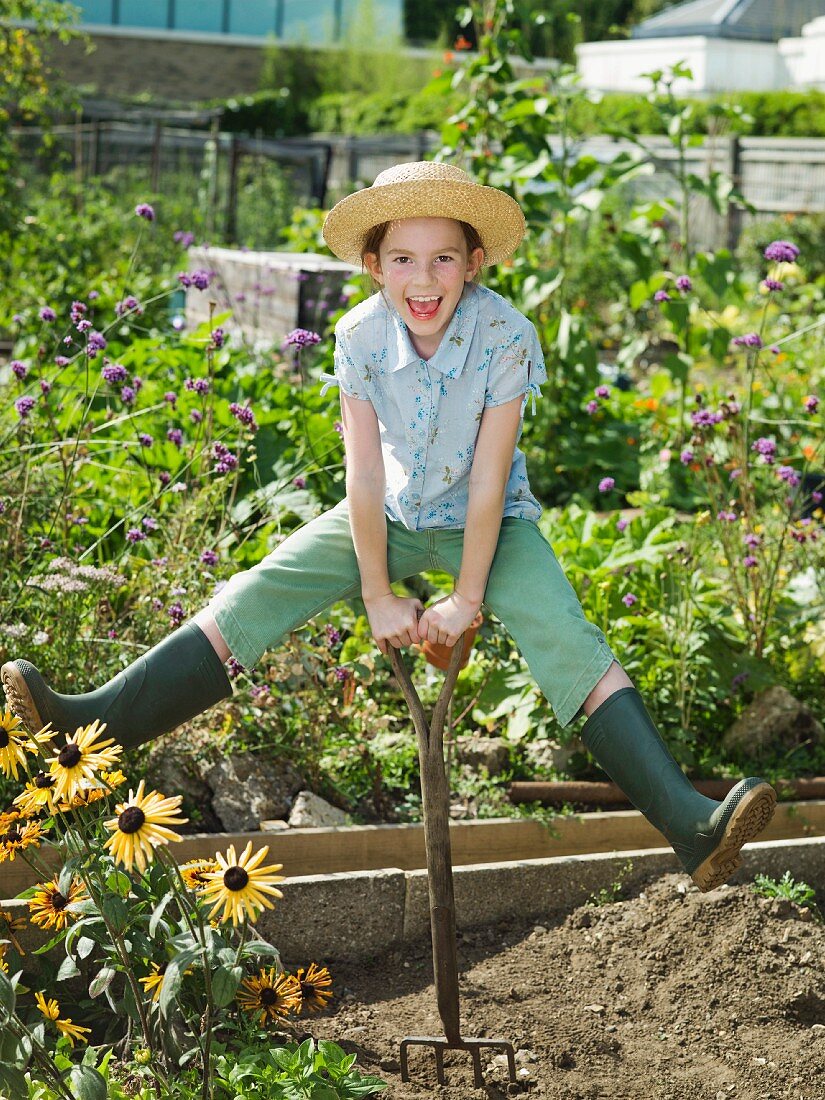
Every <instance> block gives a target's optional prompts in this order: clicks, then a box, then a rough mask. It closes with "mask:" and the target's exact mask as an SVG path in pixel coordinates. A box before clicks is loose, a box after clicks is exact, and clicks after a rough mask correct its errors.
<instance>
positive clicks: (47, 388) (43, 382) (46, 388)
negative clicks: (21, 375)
mask: <svg viewBox="0 0 825 1100" xmlns="http://www.w3.org/2000/svg"><path fill="white" fill-rule="evenodd" d="M40 392H41V393H42V394H43V396H44V397H47V396H48V395H49V394H50V393H51V392H52V384H51V382H49V381H48V380H47V379H45V378H41V379H40Z"/></svg>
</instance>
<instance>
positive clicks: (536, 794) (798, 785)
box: [507, 776, 825, 806]
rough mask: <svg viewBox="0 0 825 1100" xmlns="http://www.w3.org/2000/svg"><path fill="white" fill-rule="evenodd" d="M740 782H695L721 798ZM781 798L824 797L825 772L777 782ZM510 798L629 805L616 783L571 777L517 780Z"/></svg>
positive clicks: (701, 791) (548, 803)
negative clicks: (543, 780)
mask: <svg viewBox="0 0 825 1100" xmlns="http://www.w3.org/2000/svg"><path fill="white" fill-rule="evenodd" d="M737 782H739V780H736V779H696V780H694V781H693V786H694V787H695V788H696V790H697V791H698V792H699V794H703V795H705V796H706V797H707V798H715V799H717V800H719V801H721V800H722V799H723V798H724V797H725V795H726V794H728V793H729V792H730V791H731V790H732V789H733V788H734V787H735V786H736V784H737ZM774 786H775V787H776V790H777V793H778V794H779V797H780V798H784V799H788V798H793V799H794V801H797V802H800V801H805V800H807V799H813V798H825V776H817V777H816V778H814V779H783V780H780V781H779V782H777V783H775V784H774ZM507 794H508V796H509V798H510V801H511V802H514V803H520V802H541V803H542V804H543V805H545V806H551V805H561V804H562V803H565V802H574V803H580V804H583V805H590V806H629V805H630V803H629V802H628V799H627V795H625V793H624V791H622V789H621V788H620V787H617V786H616V784H615V783H587V782H576V781H571V780H558V781H555V782H549V781H548V782H542V781H538V780H537V781H530V782H527V781H517V782H514V783H511V784H510V786H509V787H508V789H507Z"/></svg>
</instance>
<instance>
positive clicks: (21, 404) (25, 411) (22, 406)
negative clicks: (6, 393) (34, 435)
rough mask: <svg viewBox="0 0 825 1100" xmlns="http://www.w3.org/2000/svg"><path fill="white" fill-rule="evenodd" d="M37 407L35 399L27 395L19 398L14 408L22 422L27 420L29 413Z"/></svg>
mask: <svg viewBox="0 0 825 1100" xmlns="http://www.w3.org/2000/svg"><path fill="white" fill-rule="evenodd" d="M34 406H35V400H34V398H33V397H29V396H28V395H26V396H25V397H18V398H17V400H16V401H15V402H14V407H15V409H17V415H18V416H19V417H20V419H21V420H25V419H26V417H27V416H28V415H29V413H30V412H31V411H32V409H33V408H34Z"/></svg>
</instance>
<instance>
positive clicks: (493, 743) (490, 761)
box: [455, 736, 510, 775]
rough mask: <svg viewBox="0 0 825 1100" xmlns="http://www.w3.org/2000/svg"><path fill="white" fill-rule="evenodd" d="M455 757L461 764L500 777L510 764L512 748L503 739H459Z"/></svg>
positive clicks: (456, 741) (456, 742)
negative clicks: (483, 769)
mask: <svg viewBox="0 0 825 1100" xmlns="http://www.w3.org/2000/svg"><path fill="white" fill-rule="evenodd" d="M455 755H456V759H457V760H458V761H459V762H460V763H461V764H469V765H470V766H471V767H472V768H473V769H481V768H486V769H487V774H488V775H499V774H500V773H501V772H502V771H503V770H504V769H505V768H506V767H507V765H508V764H509V762H510V747H509V745H508V744H507V742H506V741H505V740H504V739H503V738H501V737H475V736H473V737H457V738H456V740H455Z"/></svg>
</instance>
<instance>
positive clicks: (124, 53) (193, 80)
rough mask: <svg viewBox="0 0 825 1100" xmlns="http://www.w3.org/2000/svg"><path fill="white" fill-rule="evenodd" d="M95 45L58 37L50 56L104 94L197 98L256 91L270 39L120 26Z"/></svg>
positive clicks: (69, 76)
mask: <svg viewBox="0 0 825 1100" xmlns="http://www.w3.org/2000/svg"><path fill="white" fill-rule="evenodd" d="M92 41H93V44H94V47H95V48H94V50H93V51H92V52H91V53H86V47H85V46H84V45H83V44H82V43H80V42H76V41H74V42H69V43H66V44H62V43H60V42H57V41H55V40H52V41H51V42H50V45H49V58H50V62H51V64H52V66H53V67H54V69H55V70H56V71H57V72H58V73H59V74H60V75H62V76H63V78H64V79H65V80H67V81H68V82H69V83H71V84H75V85H81V86H83V87H84V89H86V88H90V87H91V88H93V89H94V91H93V94H94V95H97V96H101V97H103V98H109V97H112V98H115V97H117V96H119V95H138V94H140V93H141V92H151V93H152V94H153V95H155V96H158V97H162V98H167V99H172V100H179V101H182V102H185V103H191V102H192V101H193V100H204V99H214V98H219V97H228V96H233V95H243V94H245V93H249V92H254V91H256V90H257V88H258V77H259V75H260V71H261V66H262V65H263V61H264V43H263V41H262V40H260V39H249V40H248V41H247V42H238V40H237V39H235V40H234V41H233V42H232V43H231V44H229V43H226V42H222V41H221V40H220V38H219V37H218V36H209V35H202V36H197V35H192V36H187V35H183V34H165V35H161V34H160V33H159V32H156V31H153V32H146V33H144V32H140V31H124V30H121V31H116V30H112V31H110V32H107V33H105V34H95V35H94V37H93V39H92Z"/></svg>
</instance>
